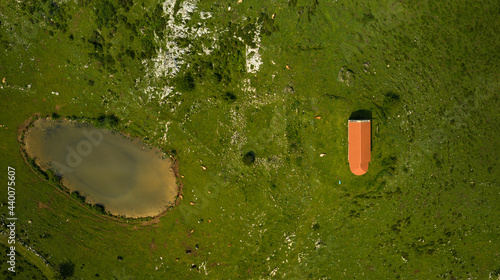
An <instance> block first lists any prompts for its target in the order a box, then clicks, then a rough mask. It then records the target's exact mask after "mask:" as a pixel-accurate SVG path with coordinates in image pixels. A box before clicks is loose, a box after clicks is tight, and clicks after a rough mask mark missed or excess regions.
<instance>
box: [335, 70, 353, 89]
mask: <svg viewBox="0 0 500 280" xmlns="http://www.w3.org/2000/svg"><path fill="white" fill-rule="evenodd" d="M338 79H339V82H341V83H344V84H346V85H347V86H350V85H352V83H353V82H354V72H353V71H352V70H350V69H347V66H344V67H342V68H340V71H339V76H338Z"/></svg>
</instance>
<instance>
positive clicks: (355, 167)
mask: <svg viewBox="0 0 500 280" xmlns="http://www.w3.org/2000/svg"><path fill="white" fill-rule="evenodd" d="M370 129H371V123H370V120H349V167H350V168H351V171H352V173H354V174H355V175H363V174H365V173H366V171H368V163H369V162H370V159H371V131H370Z"/></svg>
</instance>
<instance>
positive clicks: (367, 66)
mask: <svg viewBox="0 0 500 280" xmlns="http://www.w3.org/2000/svg"><path fill="white" fill-rule="evenodd" d="M363 66H364V67H365V69H363V71H365V72H368V69H369V68H370V61H367V62H365V63H363Z"/></svg>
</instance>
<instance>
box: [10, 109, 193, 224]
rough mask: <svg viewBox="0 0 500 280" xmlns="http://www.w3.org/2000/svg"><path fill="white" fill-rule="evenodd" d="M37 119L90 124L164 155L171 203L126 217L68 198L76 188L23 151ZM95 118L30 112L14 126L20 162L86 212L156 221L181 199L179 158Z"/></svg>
mask: <svg viewBox="0 0 500 280" xmlns="http://www.w3.org/2000/svg"><path fill="white" fill-rule="evenodd" d="M41 119H42V120H43V119H45V120H50V121H54V122H57V121H65V122H70V123H73V124H75V125H77V126H78V125H82V126H84V125H90V126H94V127H95V128H96V129H103V130H107V131H109V132H111V133H113V134H118V135H120V136H123V137H124V138H126V139H128V140H130V141H131V142H132V143H133V144H138V143H140V144H141V145H143V146H146V147H149V148H151V149H152V150H153V151H154V152H155V153H159V154H160V155H159V157H160V159H161V160H165V159H167V158H168V160H169V161H170V164H169V165H170V166H169V168H170V170H171V171H172V173H173V175H174V178H175V185H176V187H175V190H176V191H175V196H174V200H173V202H171V203H168V204H165V205H164V206H163V208H164V210H162V211H161V212H159V213H158V214H155V215H149V216H138V217H131V216H126V215H119V214H118V215H117V214H114V213H111V212H110V211H107V210H106V208H105V207H104V205H102V204H101V203H90V202H85V201H83V202H82V201H80V200H79V199H75V198H74V197H72V195H71V194H72V193H75V192H77V193H78V191H71V190H70V189H69V188H68V187H67V186H65V185H64V184H63V182H62V176H58V175H56V174H55V173H54V171H53V170H52V169H49V168H46V169H44V168H43V167H42V166H41V165H39V164H38V163H37V162H36V157H34V158H33V157H31V156H30V155H29V154H28V152H27V148H28V144H27V143H26V142H27V141H26V140H27V139H26V138H27V137H26V135H27V133H28V132H29V130H30V128H32V127H33V126H34V123H35V122H36V121H37V120H41ZM96 120H97V118H86V117H81V118H78V121H77V120H74V119H71V118H67V117H60V118H57V119H54V118H52V117H51V116H50V115H45V116H41V114H40V113H36V114H33V115H32V116H31V117H29V118H28V119H26V120H25V121H24V122H23V123H22V124H21V125H19V126H18V128H17V138H18V139H17V140H18V143H19V144H20V146H19V150H20V152H21V155H22V157H23V160H24V162H25V163H26V164H27V165H28V166H29V167H30V169H31V170H32V171H33V173H35V174H36V175H37V177H39V178H40V179H42V180H44V181H45V182H47V183H49V184H50V185H53V186H54V187H55V188H56V189H57V190H59V191H60V192H61V193H64V194H65V195H66V196H67V197H68V198H70V199H72V200H74V201H75V202H77V203H78V204H80V206H82V207H84V208H85V209H87V210H88V211H90V212H91V213H92V214H94V215H96V216H100V217H105V218H107V219H111V220H114V221H118V222H123V221H126V222H129V221H142V222H144V221H150V222H153V223H157V222H159V218H161V217H163V216H165V215H166V214H167V212H168V211H169V210H171V209H173V208H174V207H175V206H177V205H179V203H180V201H181V200H182V193H183V187H184V185H183V183H182V181H181V176H180V174H179V160H178V159H177V158H176V157H175V156H173V155H171V154H169V153H167V152H166V151H165V150H163V149H162V148H160V147H157V146H153V145H151V144H146V143H144V142H142V139H141V138H139V137H133V136H132V135H131V134H130V133H124V132H121V131H119V130H117V129H116V128H114V127H113V128H112V129H109V128H103V127H99V126H97V125H95V121H96ZM91 199H93V198H92V197H91ZM99 207H103V211H96V209H99ZM148 224H150V223H148Z"/></svg>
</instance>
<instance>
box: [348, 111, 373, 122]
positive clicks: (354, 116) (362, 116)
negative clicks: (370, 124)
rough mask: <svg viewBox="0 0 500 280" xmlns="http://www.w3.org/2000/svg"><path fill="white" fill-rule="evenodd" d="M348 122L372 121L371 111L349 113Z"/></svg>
mask: <svg viewBox="0 0 500 280" xmlns="http://www.w3.org/2000/svg"><path fill="white" fill-rule="evenodd" d="M349 120H372V111H370V110H358V111H355V112H352V113H351V116H350V117H349Z"/></svg>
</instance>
